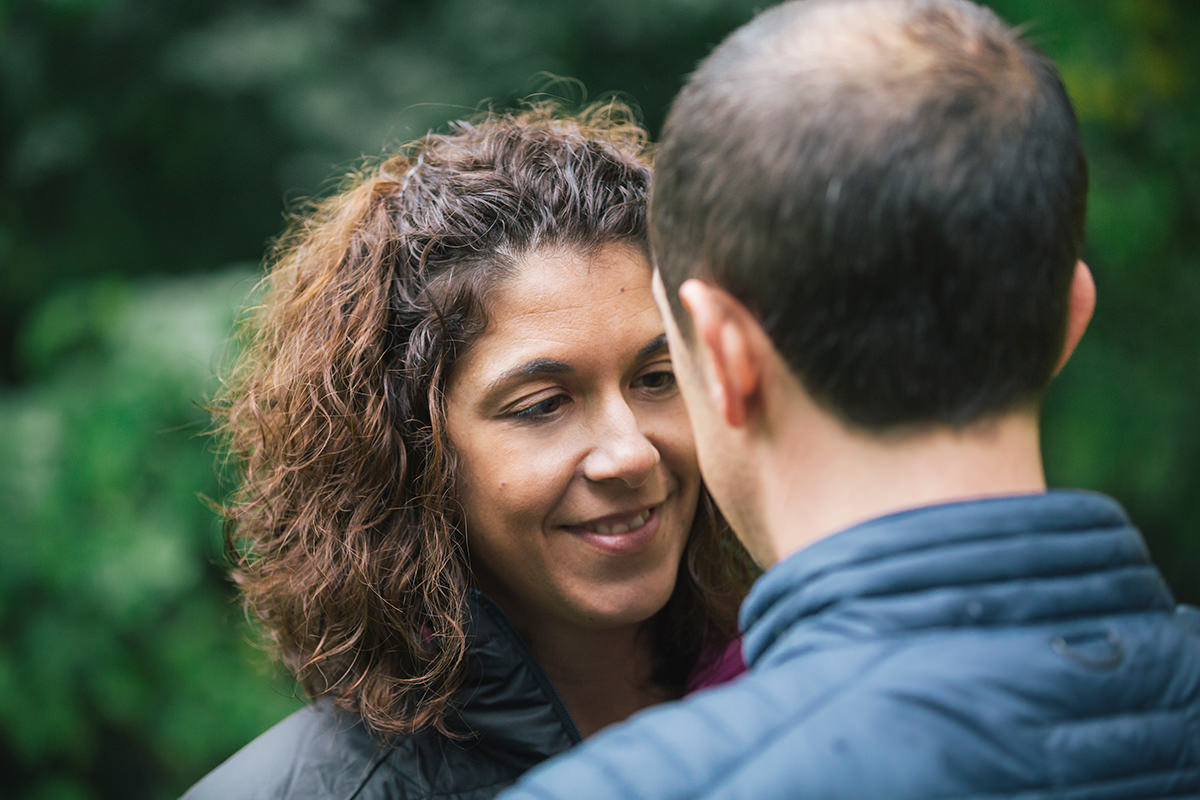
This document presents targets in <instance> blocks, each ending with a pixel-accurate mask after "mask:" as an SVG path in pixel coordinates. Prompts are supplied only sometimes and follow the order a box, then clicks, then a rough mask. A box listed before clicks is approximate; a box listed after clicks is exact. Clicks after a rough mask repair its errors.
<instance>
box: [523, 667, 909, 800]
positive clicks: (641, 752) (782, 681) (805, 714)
mask: <svg viewBox="0 0 1200 800" xmlns="http://www.w3.org/2000/svg"><path fill="white" fill-rule="evenodd" d="M827 655H828V654H827ZM888 657H889V653H888V648H886V647H875V646H864V647H861V648H853V649H851V650H847V651H846V652H844V653H841V654H838V655H837V656H836V657H817V658H805V659H801V660H793V659H789V658H782V659H779V660H777V661H776V662H774V663H773V664H771V665H770V666H768V667H766V668H761V669H757V670H755V671H753V672H750V673H747V674H745V675H743V676H741V677H739V678H737V679H736V680H734V681H733V682H731V683H728V684H724V685H722V686H719V687H717V688H714V689H709V690H706V691H702V692H698V693H696V694H694V695H690V696H689V697H687V698H685V699H683V700H681V701H678V702H675V703H669V704H666V705H663V706H659V707H656V708H652V709H648V710H646V711H643V712H641V713H639V714H636V715H634V716H633V717H631V718H630V719H629V720H627V721H626V722H624V723H621V724H619V725H615V726H613V727H612V728H609V729H607V730H605V731H602V732H600V733H599V734H597V735H596V736H594V737H592V739H590V740H589V741H588V743H587V744H586V745H585V746H584V747H581V748H579V749H577V750H575V751H573V752H572V753H571V754H569V755H567V756H565V757H561V758H559V759H555V760H554V761H552V762H551V763H550V764H548V765H546V766H544V767H541V768H538V769H536V770H534V771H533V772H531V773H528V774H527V775H526V776H525V777H524V778H523V779H522V780H521V782H520V783H519V784H518V789H517V790H516V791H511V792H509V793H506V794H504V795H503V797H505V798H512V800H517V798H550V797H555V798H557V797H567V796H570V797H576V798H580V799H581V800H582V799H583V798H591V797H595V798H616V797H621V798H660V797H662V798H666V797H696V796H707V795H710V794H720V791H719V788H720V785H721V784H723V783H725V782H728V781H730V780H733V781H736V780H738V779H737V778H734V776H735V775H744V770H746V769H747V768H749V769H751V770H753V769H755V768H756V765H759V766H761V765H762V762H763V761H764V760H766V761H770V760H773V759H777V758H786V760H787V761H788V762H789V768H790V769H791V770H792V771H793V772H794V773H796V774H801V773H803V772H804V771H805V770H806V769H808V768H809V767H811V768H812V769H814V770H817V771H819V769H820V765H819V764H805V763H803V762H805V760H806V759H807V758H808V756H807V755H806V754H809V753H813V752H816V751H815V750H813V749H812V748H808V747H805V746H804V745H803V744H802V743H798V742H797V739H796V737H800V738H801V739H803V738H805V737H810V736H818V735H825V734H828V733H830V730H829V729H828V728H825V729H821V730H817V729H810V728H806V726H805V722H806V720H808V719H811V718H813V717H814V716H815V715H820V714H823V713H827V711H828V709H829V708H830V707H836V706H838V704H839V703H840V697H841V695H842V693H843V691H844V690H845V689H846V688H847V687H849V686H852V685H854V684H855V683H856V682H860V681H862V680H863V679H864V676H865V675H867V674H869V673H870V672H871V671H872V670H874V669H875V668H876V667H877V665H878V664H880V663H882V662H883V661H886V660H887V659H888ZM781 740H788V741H789V742H791V743H792V744H794V745H796V747H794V748H789V749H791V750H792V751H793V752H792V753H791V754H788V755H781V754H780V753H779V751H778V749H777V748H776V747H775V746H774V745H775V744H776V743H777V742H779V741H781ZM568 787H569V790H568Z"/></svg>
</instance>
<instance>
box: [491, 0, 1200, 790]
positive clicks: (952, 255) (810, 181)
mask: <svg viewBox="0 0 1200 800" xmlns="http://www.w3.org/2000/svg"><path fill="white" fill-rule="evenodd" d="M1086 183H1087V178H1086V167H1085V162H1084V158H1083V154H1082V150H1081V146H1080V141H1079V135H1078V131H1077V128H1076V122H1075V118H1074V115H1073V112H1072V111H1071V107H1070V104H1069V101H1068V100H1067V97H1066V94H1065V92H1064V90H1063V87H1062V84H1061V82H1060V80H1059V77H1058V75H1057V72H1056V71H1055V69H1054V67H1053V65H1052V64H1051V63H1050V61H1049V60H1048V59H1047V58H1046V57H1045V56H1043V55H1042V54H1040V53H1039V52H1037V51H1036V50H1035V49H1034V48H1032V47H1031V46H1030V45H1029V44H1027V43H1025V42H1024V41H1022V40H1021V39H1020V37H1019V36H1018V35H1017V34H1016V33H1015V32H1014V31H1013V30H1011V29H1010V28H1008V27H1007V26H1005V25H1004V24H1003V23H1002V22H1001V21H1000V20H999V19H997V18H996V17H995V16H994V15H993V14H992V13H991V12H989V11H986V10H985V9H982V8H980V7H978V6H975V5H973V4H971V3H968V2H965V1H963V0H848V1H846V2H822V1H821V0H813V1H812V2H794V3H789V4H786V5H783V6H779V7H776V8H773V9H771V10H769V11H767V12H765V13H763V14H762V15H760V16H759V17H758V18H756V19H755V20H753V21H752V22H750V23H749V24H748V25H746V26H745V27H743V28H742V29H740V30H739V31H737V32H735V33H734V34H733V35H732V36H730V37H729V38H728V39H727V40H726V41H725V42H724V43H723V44H721V45H720V46H719V47H718V48H717V49H716V50H715V51H714V52H713V54H712V55H711V56H710V57H709V58H708V59H707V60H706V61H705V62H704V63H703V64H702V65H701V66H700V68H699V70H698V71H697V72H696V73H695V74H694V75H693V76H692V78H691V79H690V81H689V83H688V85H687V86H686V87H685V88H684V90H683V91H682V93H681V94H680V96H679V98H678V99H677V100H676V102H675V104H674V106H673V108H672V111H671V114H670V117H669V119H668V121H667V124H666V127H665V130H664V141H663V144H662V148H661V150H660V155H659V157H658V160H657V165H656V178H655V189H654V194H653V199H652V204H651V215H652V229H653V245H654V251H655V255H656V259H657V263H658V268H659V274H658V275H657V276H656V279H657V281H658V282H657V284H656V285H657V292H658V301H659V304H660V307H661V310H662V312H663V315H664V317H665V319H666V325H667V332H668V336H669V338H670V342H671V351H672V355H673V357H674V359H675V367H676V373H677V376H678V379H679V383H680V386H681V388H682V390H683V393H684V396H685V399H686V400H687V403H688V407H689V410H690V412H691V414H692V423H693V427H694V429H695V433H696V438H697V444H698V448H699V453H700V461H701V467H702V469H703V472H704V475H705V477H706V480H707V481H708V485H709V488H710V490H711V491H712V494H713V496H714V497H715V498H716V500H717V502H718V504H719V505H720V507H721V508H722V510H723V511H724V512H725V514H726V516H727V517H728V519H729V520H730V522H731V523H732V525H733V526H734V528H735V529H736V530H737V531H738V533H739V534H740V535H741V536H742V538H743V540H744V541H745V543H746V545H747V547H748V548H749V549H750V551H751V553H752V554H753V555H754V556H755V558H756V559H757V560H758V561H759V562H760V563H761V564H762V565H763V566H764V567H766V568H767V572H766V573H765V575H764V576H763V577H762V578H761V579H760V581H759V582H758V583H757V584H756V585H755V587H754V589H753V590H752V592H751V594H750V597H749V598H748V599H747V600H746V602H745V604H744V606H743V608H742V616H741V622H742V625H743V628H744V630H745V640H744V650H745V655H746V660H747V663H748V664H749V668H750V671H749V673H748V674H747V675H746V676H745V677H744V678H742V679H741V680H739V681H737V682H735V683H734V684H732V685H730V686H728V687H724V688H721V689H717V690H714V691H712V692H708V693H703V694H700V695H697V696H695V697H693V698H691V699H689V700H688V701H685V702H681V703H676V704H670V705H667V706H663V707H660V708H658V709H654V710H651V711H649V712H646V713H643V714H641V715H639V716H637V717H635V718H634V719H633V720H632V721H630V722H628V723H625V724H623V725H619V726H616V727H614V728H612V729H610V730H608V731H605V732H602V733H601V734H599V735H597V736H596V737H595V738H594V739H593V740H592V741H590V742H589V743H587V744H585V745H584V746H583V747H581V748H580V749H579V750H577V751H575V752H574V753H572V754H568V755H567V756H565V757H563V758H562V759H560V760H558V761H554V762H551V763H550V764H548V765H546V766H544V767H542V768H539V769H538V770H535V771H534V772H532V773H529V774H528V775H527V776H526V778H525V779H524V780H523V781H522V782H521V783H520V784H518V788H517V790H516V791H514V792H513V793H512V794H510V795H506V796H507V797H512V798H518V797H540V798H548V797H563V798H591V797H613V798H616V797H621V798H651V797H653V798H674V797H714V798H715V797H747V798H776V797H820V798H843V797H844V798H851V797H853V798H859V797H861V798H877V797H879V798H930V797H983V796H986V797H989V798H992V797H1017V796H1019V797H1028V798H1033V797H1070V798H1084V797H1086V798H1122V799H1125V800H1127V799H1128V798H1136V797H1167V796H1170V797H1184V796H1187V797H1195V796H1200V621H1198V620H1200V614H1197V613H1196V612H1195V610H1193V609H1179V608H1177V607H1176V605H1175V603H1174V601H1173V600H1172V598H1171V596H1170V594H1169V592H1168V591H1167V589H1166V587H1165V585H1164V584H1163V581H1162V579H1161V576H1160V575H1159V573H1158V571H1157V570H1156V569H1155V568H1154V567H1153V565H1152V564H1151V563H1150V562H1149V560H1148V555H1147V553H1146V550H1145V546H1144V544H1143V541H1142V539H1141V537H1140V535H1139V534H1138V532H1137V531H1136V530H1135V529H1134V528H1133V527H1132V525H1131V523H1130V521H1129V520H1128V518H1127V517H1126V516H1125V514H1124V512H1123V511H1122V510H1121V508H1120V507H1119V506H1118V505H1117V504H1116V503H1115V502H1114V501H1112V500H1110V499H1108V498H1105V497H1103V496H1100V495H1096V494H1091V493H1086V492H1073V491H1072V492H1067V491H1052V492H1048V491H1046V486H1045V478H1044V476H1043V470H1042V461H1041V454H1040V450H1039V444H1038V407H1039V404H1040V399H1041V396H1042V394H1043V391H1044V390H1045V388H1046V385H1047V384H1048V382H1049V381H1050V379H1051V378H1052V376H1053V375H1054V374H1055V373H1056V372H1057V370H1058V369H1059V368H1061V366H1062V365H1063V363H1064V362H1065V361H1066V359H1067V357H1068V356H1069V355H1070V353H1071V351H1072V349H1073V348H1074V347H1075V345H1076V343H1077V342H1078V341H1079V338H1080V336H1081V335H1082V334H1083V331H1084V328H1085V327H1086V325H1087V322H1088V320H1089V317H1090V315H1091V312H1092V307H1093V304H1094V287H1093V283H1092V280H1091V276H1090V274H1089V272H1088V269H1087V267H1086V266H1085V265H1084V264H1083V263H1082V262H1081V261H1080V260H1079V255H1080V252H1081V245H1082V237H1083V221H1084V202H1085V194H1086Z"/></svg>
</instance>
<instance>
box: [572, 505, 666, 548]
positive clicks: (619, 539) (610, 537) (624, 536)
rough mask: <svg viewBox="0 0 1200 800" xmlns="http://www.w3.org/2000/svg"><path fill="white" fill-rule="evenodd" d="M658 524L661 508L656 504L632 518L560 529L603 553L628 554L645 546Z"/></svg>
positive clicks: (656, 529) (653, 534)
mask: <svg viewBox="0 0 1200 800" xmlns="http://www.w3.org/2000/svg"><path fill="white" fill-rule="evenodd" d="M661 524H662V504H661V503H659V504H658V505H655V506H650V507H649V508H644V509H642V510H641V511H638V512H636V513H634V514H627V515H614V516H610V517H604V518H602V519H598V520H593V521H591V522H587V523H584V524H583V525H566V526H563V529H564V530H566V531H567V532H568V533H570V534H571V535H573V536H576V537H578V538H580V539H582V540H583V541H585V542H587V543H588V544H590V545H592V546H593V547H595V548H597V549H599V550H603V551H605V552H607V553H631V552H635V551H637V550H641V549H642V548H644V547H646V546H647V545H649V544H650V542H652V541H653V540H654V536H655V534H657V533H658V529H659V527H660V526H661Z"/></svg>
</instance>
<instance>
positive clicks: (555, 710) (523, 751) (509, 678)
mask: <svg viewBox="0 0 1200 800" xmlns="http://www.w3.org/2000/svg"><path fill="white" fill-rule="evenodd" d="M467 603H468V607H469V610H470V616H471V627H470V644H469V648H468V651H467V660H468V663H469V670H470V672H469V675H468V678H467V681H466V683H465V684H464V685H463V687H462V689H460V690H459V694H458V696H457V698H456V699H457V705H458V709H459V711H458V716H459V719H460V721H461V722H462V724H463V725H464V726H465V727H466V730H467V731H468V732H469V733H468V737H469V739H468V741H472V740H473V741H476V742H478V744H479V745H480V746H482V747H487V748H490V749H498V750H502V751H504V752H505V753H507V754H508V755H509V756H511V757H514V758H517V759H521V758H528V759H529V761H530V763H531V764H532V763H536V762H537V761H541V760H542V759H544V758H547V757H549V756H552V755H555V754H557V753H561V752H563V751H565V750H567V749H568V748H570V747H571V746H572V745H574V744H577V743H578V742H580V741H582V738H583V737H581V736H580V734H579V730H578V729H577V728H576V727H575V723H574V722H573V721H572V720H571V716H570V714H569V713H567V709H566V707H565V706H564V705H563V703H562V700H561V699H560V698H559V696H558V694H557V692H555V691H554V687H553V686H552V685H551V684H550V679H549V678H547V677H546V674H545V672H543V671H542V668H541V667H540V666H539V665H538V663H537V661H536V660H535V659H534V657H533V654H532V653H531V652H530V651H529V648H528V646H526V644H525V642H524V640H522V639H521V637H520V636H519V635H518V634H517V632H516V630H514V629H513V627H512V624H511V623H510V622H509V621H508V619H507V617H505V616H504V612H503V611H501V610H500V607H499V606H497V605H496V604H495V603H494V602H492V601H491V600H490V599H489V598H488V597H487V596H485V595H484V594H482V593H481V592H478V591H475V590H472V591H471V592H470V595H469V596H468V600H467Z"/></svg>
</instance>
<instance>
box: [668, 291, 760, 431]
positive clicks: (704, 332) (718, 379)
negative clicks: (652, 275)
mask: <svg viewBox="0 0 1200 800" xmlns="http://www.w3.org/2000/svg"><path fill="white" fill-rule="evenodd" d="M679 299H680V300H682V301H683V305H684V307H685V308H686V309H687V310H688V313H689V314H690V315H691V318H692V325H693V335H694V337H695V341H696V349H697V352H698V354H699V355H700V362H701V365H702V366H701V369H703V370H704V371H705V372H706V373H707V374H706V376H705V378H706V381H705V382H706V384H707V387H706V388H707V390H708V394H709V399H710V400H711V401H712V403H713V406H714V408H715V409H716V411H717V412H718V413H719V414H720V415H721V416H722V418H724V420H725V422H726V423H727V424H728V425H730V426H731V427H734V428H741V427H744V426H745V425H746V423H747V420H748V419H749V418H750V415H751V414H752V413H753V412H754V411H755V406H756V405H757V403H758V400H759V396H760V394H759V388H760V386H761V382H762V364H761V361H760V355H759V354H758V353H756V352H755V348H754V347H753V344H752V342H753V330H751V328H750V327H749V326H752V325H756V324H757V322H756V321H755V320H754V318H753V316H752V315H751V314H750V313H749V312H748V311H747V310H746V309H745V307H744V306H742V304H741V303H739V302H738V301H737V300H735V299H734V298H733V297H732V296H731V295H730V294H729V293H728V292H725V291H724V290H722V289H719V288H717V287H715V286H711V285H709V284H707V283H705V282H703V281H700V280H696V279H694V278H693V279H691V280H687V281H684V283H683V285H682V286H680V287H679Z"/></svg>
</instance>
